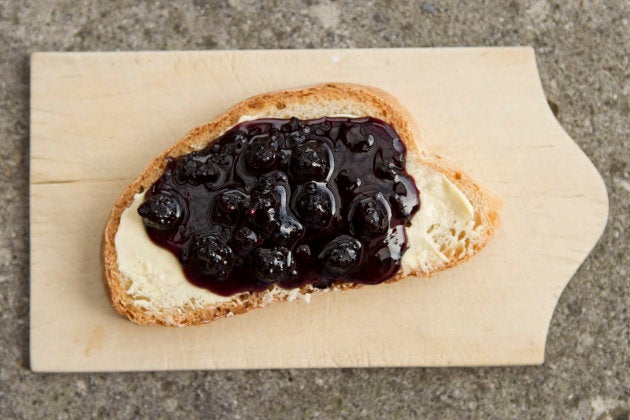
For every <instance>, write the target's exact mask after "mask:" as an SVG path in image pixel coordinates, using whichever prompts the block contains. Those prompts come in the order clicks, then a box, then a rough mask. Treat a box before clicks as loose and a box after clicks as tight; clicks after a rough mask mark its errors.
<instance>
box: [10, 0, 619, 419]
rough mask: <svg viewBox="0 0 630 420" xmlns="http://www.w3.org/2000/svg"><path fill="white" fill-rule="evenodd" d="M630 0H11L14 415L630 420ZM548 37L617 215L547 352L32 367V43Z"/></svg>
mask: <svg viewBox="0 0 630 420" xmlns="http://www.w3.org/2000/svg"><path fill="white" fill-rule="evenodd" d="M629 19H630V2H629V1H627V0H625V1H624V0H617V1H612V0H611V1H594V2H590V1H579V2H578V1H560V0H558V1H554V2H547V1H542V0H540V1H534V0H531V1H465V2H463V1H462V2H459V1H455V0H453V1H438V0H435V1H433V2H409V1H405V2H395V3H393V4H390V2H387V1H362V2H359V1H357V2H352V1H330V2H329V1H326V2H321V3H320V2H315V1H301V2H300V1H287V2H280V1H266V2H258V1H255V0H229V1H214V2H209V3H206V2H204V1H199V0H192V1H180V2H168V1H163V2H134V1H125V2H123V1H118V2H99V1H96V0H95V1H84V2H73V1H56V2H52V1H51V2H44V1H40V2H37V1H31V2H19V1H1V2H0V108H1V112H0V142H1V143H0V194H1V197H2V198H1V202H0V205H1V212H0V230H1V232H2V233H1V236H0V263H1V266H0V313H1V315H2V320H1V322H0V414H2V415H1V416H0V417H3V418H7V417H11V418H12V417H17V418H42V417H59V418H69V417H71V418H77V417H81V418H84V417H121V418H125V417H137V416H141V417H150V418H160V417H162V418H172V417H179V418H201V417H204V418H206V417H210V418H223V417H240V418H251V417H269V416H271V417H283V416H290V417H318V416H319V417H324V418H328V417H359V416H368V417H404V418H417V417H429V418H454V417H459V416H463V417H484V418H485V417H491V418H506V417H511V418H514V417H519V418H540V417H543V418H552V417H559V418H567V417H569V418H615V419H622V418H628V415H629V414H628V413H629V412H630V411H629V409H630V387H629V386H630V361H629V357H628V355H629V342H630V337H629V331H628V324H629V319H628V307H629V306H630V281H629V277H630V275H629V270H630V258H629V256H628V255H629V254H630V140H629V137H630V23H629ZM497 45H533V46H534V47H535V49H536V55H537V59H538V64H539V68H540V73H541V76H542V81H543V85H544V88H545V91H546V92H547V95H548V97H549V99H550V100H551V101H553V102H554V103H555V104H557V107H558V119H559V120H560V123H561V124H562V125H563V126H564V128H565V129H566V130H567V132H568V133H569V134H570V135H571V136H572V137H573V138H574V139H575V141H576V142H577V143H578V144H579V145H580V146H581V147H582V149H583V150H584V151H585V152H586V154H587V155H588V156H589V157H590V158H591V159H592V160H593V162H594V163H595V165H596V166H597V168H598V169H599V171H600V173H601V174H602V176H603V177H604V179H605V181H606V185H607V187H608V192H609V196H610V220H609V223H608V226H607V228H606V231H605V232H604V235H603V237H602V239H601V241H600V242H599V244H598V245H597V247H596V248H595V250H594V251H593V253H592V254H591V256H590V257H589V258H588V259H587V260H586V262H585V263H584V264H583V266H582V267H581V268H580V270H579V271H578V273H577V274H576V275H575V277H574V278H573V280H572V281H571V282H570V283H569V285H568V287H567V288H566V290H565V291H564V293H563V295H562V297H561V299H560V302H559V304H558V307H557V309H556V312H555V315H554V317H553V320H552V323H551V329H550V332H549V337H548V343H547V354H546V363H545V364H544V365H543V366H539V367H511V368H482V369H472V368H467V369H461V368H457V369H456V368H450V369H328V370H276V371H226V372H161V373H139V374H138V373H136V374H33V373H31V372H30V371H29V369H28V307H29V296H28V278H29V270H28V264H29V257H28V249H29V244H28V233H29V228H28V176H27V173H28V125H29V54H30V53H31V52H32V51H42V50H43V51H87V50H143V49H149V50H169V49H231V48H241V49H244V48H326V47H402V46H414V47H417V46H425V47H433V46H497Z"/></svg>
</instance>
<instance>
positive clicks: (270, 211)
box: [138, 117, 420, 296]
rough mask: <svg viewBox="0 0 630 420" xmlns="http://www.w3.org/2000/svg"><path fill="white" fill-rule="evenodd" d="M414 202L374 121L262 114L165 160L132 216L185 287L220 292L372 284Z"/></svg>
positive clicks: (399, 244) (395, 261)
mask: <svg viewBox="0 0 630 420" xmlns="http://www.w3.org/2000/svg"><path fill="white" fill-rule="evenodd" d="M419 208H420V199H419V194H418V190H417V188H416V186H415V183H414V180H413V178H412V177H411V176H410V175H409V174H408V173H407V172H406V171H405V149H404V146H403V143H402V142H401V141H400V139H399V138H398V135H397V134H396V132H395V131H394V129H393V128H392V127H391V126H389V125H387V124H386V123H384V122H383V121H381V120H378V119H376V118H371V117H360V118H344V117H324V118H320V119H317V120H300V119H297V118H291V119H271V118H269V119H259V120H253V121H247V122H243V123H240V124H237V125H236V126H234V127H233V128H231V129H230V130H228V131H226V132H225V133H224V134H223V135H222V136H220V137H219V138H217V139H216V140H215V141H214V142H212V143H211V144H209V145H208V146H207V147H205V148H203V149H201V150H198V151H194V152H192V153H189V154H186V155H183V156H179V157H176V158H169V159H168V160H167V164H166V168H165V171H164V173H163V175H162V176H161V177H160V178H159V179H158V180H157V181H156V182H155V183H154V184H153V185H152V186H151V188H150V189H149V190H148V191H147V192H146V196H145V200H144V202H143V203H142V204H141V205H140V207H139V208H138V214H139V215H140V216H141V217H142V220H143V222H144V225H145V227H146V231H147V233H148V235H149V237H150V238H151V240H152V241H153V242H154V243H156V244H157V245H158V246H161V247H164V248H166V249H168V250H169V251H170V252H172V253H173V254H174V255H175V256H176V257H177V258H178V260H179V261H180V262H181V264H182V267H183V269H184V273H185V275H186V277H187V278H188V279H189V280H190V281H191V282H192V283H193V284H195V285H197V286H199V287H202V288H206V289H208V290H210V291H211V292H213V293H217V294H219V295H222V296H231V295H234V294H237V293H242V292H257V291H262V290H265V289H267V288H269V287H272V286H278V287H282V288H296V287H302V286H304V285H309V284H310V285H312V287H316V288H323V287H328V286H330V285H331V284H333V283H335V282H337V281H347V282H355V283H364V284H376V283H381V282H383V281H385V280H387V279H389V278H391V277H392V276H393V275H394V274H395V273H396V272H397V271H398V269H399V268H400V262H401V259H402V256H403V254H404V251H405V249H406V242H407V238H406V235H405V225H406V224H407V223H408V222H409V220H410V219H411V218H412V217H413V215H414V214H415V213H416V212H417V211H418V209H419Z"/></svg>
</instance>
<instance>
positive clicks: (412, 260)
mask: <svg viewBox="0 0 630 420" xmlns="http://www.w3.org/2000/svg"><path fill="white" fill-rule="evenodd" d="M334 116H337V117H348V118H354V117H356V116H354V115H350V114H338V115H334ZM258 118H261V116H256V115H243V116H242V117H241V118H240V119H239V123H241V122H244V121H251V120H255V119H258ZM406 166H407V171H408V172H409V174H411V175H412V176H413V177H414V179H415V182H416V185H417V187H418V189H419V191H420V200H421V206H420V210H419V211H418V213H417V214H416V215H415V216H414V217H413V219H412V220H411V226H410V227H409V228H407V229H406V232H407V239H408V242H409V248H408V250H407V251H406V252H405V254H404V255H403V258H402V271H403V273H408V272H410V271H425V272H426V271H429V270H430V269H431V268H433V267H436V266H439V265H442V264H443V263H446V262H448V261H449V257H448V256H447V255H445V254H444V252H443V251H441V248H442V246H443V244H445V243H446V242H445V238H447V237H448V235H449V230H450V229H451V228H454V229H455V232H456V233H457V234H459V233H460V232H465V233H466V234H467V235H468V236H469V237H471V239H472V236H474V235H475V234H478V232H475V230H474V208H473V207H472V205H471V203H470V201H469V200H468V199H467V198H466V196H465V195H464V194H463V193H462V191H460V190H459V189H458V188H457V187H456V186H455V185H454V184H453V183H452V182H451V181H450V180H449V179H448V178H446V177H445V176H444V175H443V174H441V173H440V172H439V171H437V170H434V169H432V168H430V167H428V166H427V165H425V164H424V163H422V161H421V160H420V159H418V158H414V157H412V156H408V157H407V164H406ZM143 201H144V193H142V194H136V195H135V196H134V200H133V202H132V203H131V205H130V206H129V207H128V208H127V209H125V210H124V211H123V213H122V215H121V220H120V225H119V228H118V232H117V234H116V238H115V243H116V249H117V254H118V265H119V270H120V272H121V273H122V274H123V275H125V276H126V277H127V278H128V280H129V281H130V285H129V287H128V290H127V293H128V294H129V295H131V296H133V297H134V299H135V300H136V303H137V304H138V305H139V306H145V307H150V306H151V307H156V306H158V307H181V306H183V305H185V304H189V305H191V306H205V305H212V304H217V303H221V302H229V301H232V300H233V299H234V297H224V296H220V295H218V294H215V293H212V292H210V291H209V290H207V289H204V288H200V287H196V286H195V285H193V284H191V283H190V282H189V281H188V280H187V278H186V276H185V275H184V272H183V270H182V267H181V264H180V263H179V261H178V260H177V258H176V257H175V256H174V255H173V254H172V253H171V252H169V251H168V250H166V249H163V248H161V247H159V246H157V245H155V244H154V243H153V242H152V241H151V240H150V239H149V237H148V235H147V233H146V229H145V227H144V224H143V220H142V218H141V217H140V216H139V215H138V212H137V209H138V207H139V206H140V204H142V202H143ZM451 235H452V233H451ZM451 239H452V238H451ZM451 242H452V241H451ZM274 289H275V288H274ZM274 292H280V293H282V292H281V291H280V290H274ZM274 294H275V293H274ZM284 294H287V296H288V297H289V300H294V299H295V298H297V297H299V296H298V293H297V290H290V291H284Z"/></svg>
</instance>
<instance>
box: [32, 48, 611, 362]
mask: <svg viewBox="0 0 630 420" xmlns="http://www.w3.org/2000/svg"><path fill="white" fill-rule="evenodd" d="M31 68H32V82H31V92H32V100H31V323H30V325H31V368H32V369H33V370H36V371H107V370H162V369H215V368H217V369H226V368H280V367H331V366H450V365H512V364H537V363H541V362H542V361H543V358H544V348H545V337H546V333H547V329H548V326H549V322H550V320H551V316H552V314H553V310H554V307H555V305H556V303H557V301H558V298H559V296H560V294H561V292H562V290H563V288H564V287H565V285H566V284H567V282H568V281H569V280H570V278H571V276H572V275H573V274H574V272H575V271H576V269H577V268H578V267H579V265H580V264H581V262H582V261H583V260H584V258H585V257H586V255H587V254H588V253H589V252H590V250H591V249H592V247H593V246H594V244H595V242H596V241H597V239H598V238H599V236H600V234H601V232H602V230H603V228H604V225H605V223H606V218H607V212H608V200H607V196H606V190H605V187H604V184H603V182H602V180H601V177H600V176H599V174H598V173H597V171H596V170H595V168H594V167H593V165H592V164H591V162H590V161H589V160H588V159H587V158H586V156H585V155H584V154H583V153H582V151H581V150H580V149H579V148H578V147H577V146H576V144H575V143H574V142H573V141H572V140H571V139H570V138H569V137H568V135H567V134H566V133H565V132H564V131H563V129H562V128H561V127H560V125H559V124H558V123H557V121H556V120H555V118H554V117H553V115H552V114H551V112H550V110H549V108H548V106H547V103H546V101H545V97H544V94H543V91H542V88H541V85H540V81H539V79H538V74H537V70H536V65H535V58H534V54H533V52H532V50H531V49H529V48H497V49H495V48H474V49H393V50H392V49H389V50H309V51H237V52H234V51H217V52H162V53H156V52H146V53H37V54H34V55H33V57H32V67H31ZM326 81H347V82H354V83H363V84H368V85H374V86H377V87H380V88H382V89H384V90H386V91H388V92H390V93H392V94H393V95H394V96H396V97H397V98H398V99H399V100H400V101H401V102H402V103H403V104H404V105H405V106H407V107H408V108H409V109H410V111H411V112H412V113H413V114H414V116H415V117H416V119H417V121H418V123H419V126H420V127H421V131H422V133H423V137H422V139H421V146H422V147H430V148H433V149H436V150H438V151H439V152H441V153H443V154H445V155H447V156H449V157H451V158H452V159H453V160H455V161H457V162H459V163H460V165H461V166H462V167H464V168H465V169H466V170H467V172H469V173H470V174H471V175H472V176H473V177H474V178H476V179H477V180H478V181H479V182H480V183H481V184H483V185H485V186H487V187H489V188H490V189H491V190H493V191H494V192H495V193H497V194H498V195H499V196H501V197H502V198H503V199H504V202H505V204H504V208H503V211H502V226H501V228H500V229H499V232H498V234H497V236H496V238H495V239H494V240H493V241H492V242H491V243H490V244H489V245H488V247H487V248H486V249H484V250H483V251H482V252H481V253H480V254H479V255H477V256H476V257H475V258H473V259H472V260H470V261H469V262H467V263H465V264H463V265H461V266H458V267H456V268H454V269H451V270H449V271H446V272H444V273H441V274H439V275H437V276H435V277H433V278H431V279H423V280H418V279H409V280H406V281H403V282H399V283H396V284H393V285H383V286H376V287H366V288H363V289H361V290H357V291H350V292H343V293H334V294H330V295H328V296H322V297H317V298H314V299H313V301H312V302H311V303H310V304H306V303H304V302H292V303H284V304H277V305H273V306H271V307H269V308H266V309H264V310H259V311H254V312H251V313H249V314H246V315H242V316H238V317H235V318H232V319H225V320H220V321H217V322H215V323H212V324H209V325H206V326H202V327H190V328H184V329H176V328H165V327H140V326H137V325H135V324H132V323H131V322H129V321H127V320H125V319H123V318H120V317H119V316H118V315H116V313H115V312H114V311H113V309H111V308H110V306H109V302H108V301H107V299H106V296H105V293H104V291H103V288H102V286H101V281H100V270H101V266H100V260H99V247H100V240H101V234H102V229H103V227H104V224H105V221H106V219H107V217H108V214H109V211H110V209H111V206H112V205H113V203H114V201H115V200H116V198H117V196H118V194H119V193H120V192H121V191H122V190H123V189H124V187H125V186H126V185H127V184H128V183H129V182H130V181H132V180H133V179H134V178H135V177H136V176H137V175H138V173H139V172H140V170H141V169H142V168H143V167H144V166H145V165H146V163H147V162H148V161H149V160H150V159H151V157H153V156H154V155H157V154H158V153H159V152H161V151H162V150H163V149H165V148H166V147H168V146H169V145H170V144H172V143H174V142H175V141H177V140H178V139H180V138H181V137H182V136H183V135H184V134H185V133H186V132H187V131H188V130H190V129H192V128H193V127H195V126H197V125H199V124H202V123H204V122H207V121H209V120H211V119H212V118H213V117H215V116H216V115H218V114H220V113H221V112H223V111H224V110H225V109H226V108H227V107H229V106H231V105H233V104H235V103H237V102H238V101H240V100H242V99H245V98H246V97H249V96H251V95H254V94H257V93H261V92H266V91H272V90H276V89H284V88H291V87H299V86H303V85H307V84H312V83H317V82H326Z"/></svg>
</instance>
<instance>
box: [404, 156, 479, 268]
mask: <svg viewBox="0 0 630 420" xmlns="http://www.w3.org/2000/svg"><path fill="white" fill-rule="evenodd" d="M406 166H407V171H408V172H409V173H410V174H411V175H412V176H413V177H414V179H415V181H416V185H417V187H418V190H419V191H420V203H421V204H420V211H418V213H416V215H415V216H414V217H413V219H412V220H411V226H410V227H408V228H407V229H406V232H407V239H408V241H409V248H408V250H407V252H405V254H404V255H403V259H402V269H403V272H405V273H408V272H410V271H417V270H421V271H425V272H427V271H429V270H430V269H431V268H432V267H435V266H438V265H441V263H442V262H444V263H446V262H448V261H449V258H448V257H447V256H446V255H444V253H443V251H441V247H442V244H446V245H448V246H454V243H455V242H456V241H457V238H458V236H459V234H460V232H465V234H466V235H468V237H469V238H471V239H473V237H474V236H475V235H478V234H479V232H477V231H475V229H474V216H475V211H474V208H473V206H472V204H471V203H470V201H469V200H468V199H467V198H466V196H465V195H464V193H463V192H462V191H461V190H460V189H459V188H457V187H456V186H455V184H453V183H452V182H451V181H450V180H449V179H448V178H446V177H445V176H444V175H443V174H442V173H441V172H439V171H437V170H434V169H432V168H430V167H429V166H427V165H425V164H423V163H422V162H421V161H420V159H417V158H416V159H413V158H412V157H410V156H408V160H407V164H406ZM451 228H453V229H454V231H455V234H456V236H455V237H453V233H452V232H451ZM449 241H450V243H449Z"/></svg>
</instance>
